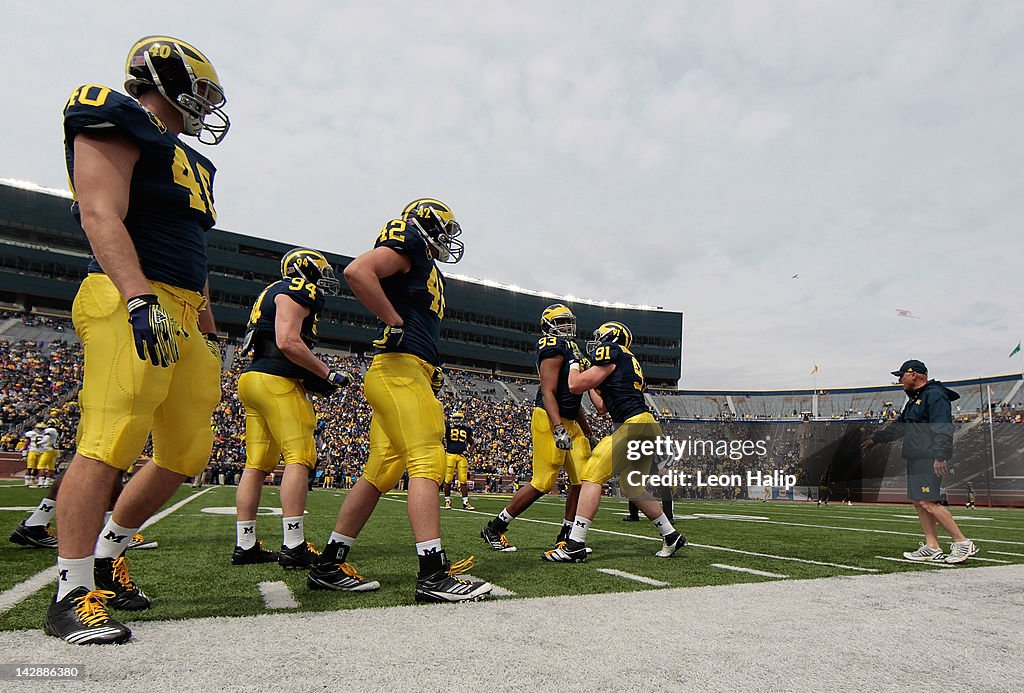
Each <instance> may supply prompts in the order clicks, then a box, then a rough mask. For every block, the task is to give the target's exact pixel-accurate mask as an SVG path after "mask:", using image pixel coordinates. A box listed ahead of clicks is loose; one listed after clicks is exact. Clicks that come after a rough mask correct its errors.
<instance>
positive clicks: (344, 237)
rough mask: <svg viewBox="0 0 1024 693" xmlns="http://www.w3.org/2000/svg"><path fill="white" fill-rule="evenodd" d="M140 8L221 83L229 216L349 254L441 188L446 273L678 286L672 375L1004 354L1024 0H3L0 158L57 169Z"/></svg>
mask: <svg viewBox="0 0 1024 693" xmlns="http://www.w3.org/2000/svg"><path fill="white" fill-rule="evenodd" d="M242 7H246V8H250V9H247V10H246V11H244V12H243V11H241V9H240V8H242ZM97 8H99V9H97ZM168 8H170V9H173V10H174V13H173V14H171V13H169V12H167V9H168ZM161 15H163V16H161ZM152 33H168V34H171V35H178V36H180V37H181V38H183V39H185V40H188V41H190V42H192V43H194V44H196V45H197V46H198V47H199V48H200V49H202V50H203V51H204V52H206V54H207V55H208V56H209V57H210V58H211V60H212V61H213V62H214V65H215V66H216V67H217V70H218V72H219V74H220V77H221V80H222V82H223V85H224V87H225V89H226V91H227V94H228V108H227V110H228V113H229V115H230V116H231V119H232V127H231V132H230V134H229V135H228V137H227V139H226V140H225V141H224V143H222V144H221V145H219V146H218V147H216V148H206V150H205V153H206V154H207V155H209V156H210V157H211V158H212V159H213V160H214V161H215V163H216V164H217V165H218V168H219V173H218V175H217V181H216V197H217V211H218V215H219V216H218V225H219V226H220V227H222V228H225V229H228V230H231V231H238V232H242V233H247V234H252V235H256V236H262V237H266V238H273V239H278V240H286V241H294V242H297V243H304V244H311V245H314V246H319V247H322V248H325V249H328V250H331V251H335V252H339V253H344V254H358V253H359V252H361V251H363V250H365V249H366V248H368V247H370V245H371V244H372V241H373V238H374V236H375V234H376V232H377V230H378V229H379V227H380V226H381V225H382V224H383V222H385V221H386V220H387V219H389V218H391V217H392V216H394V215H395V214H397V213H398V212H399V211H400V210H401V208H402V207H403V206H404V204H405V203H406V202H408V200H410V199H412V198H415V197H420V196H424V195H429V196H436V197H440V198H441V199H443V200H445V201H447V202H449V203H450V204H451V205H452V207H453V208H454V210H455V212H456V215H457V217H458V219H459V221H460V222H461V224H462V226H463V229H464V231H465V233H464V239H465V241H466V245H467V252H466V256H465V259H464V260H463V261H462V263H460V264H459V265H458V266H457V267H456V268H455V269H457V270H458V272H459V273H462V274H466V275H470V276H474V277H481V278H488V279H493V280H496V281H500V282H504V283H507V284H516V285H520V286H524V287H529V288H533V289H538V290H547V291H553V292H557V293H561V294H572V295H575V296H584V297H588V298H593V299H604V300H611V301H623V302H631V303H645V304H653V305H660V306H665V307H666V308H671V309H673V310H680V311H682V312H683V313H684V321H685V327H684V335H685V345H684V353H683V357H684V365H683V380H682V386H683V387H685V388H737V389H747V388H750V389H754V388H776V387H809V386H810V385H811V383H812V378H811V369H812V368H813V365H814V364H815V363H817V364H819V365H820V368H821V370H820V373H819V374H818V384H819V386H822V387H839V386H855V385H870V384H880V383H886V382H889V381H890V378H889V377H888V375H887V372H888V371H889V370H892V369H893V368H895V367H896V366H898V365H899V363H900V362H902V361H903V360H904V359H905V358H908V357H911V356H913V357H916V358H921V359H922V360H924V361H925V362H926V363H928V364H929V365H930V368H931V370H932V375H933V376H934V377H938V378H942V379H954V378H961V377H973V376H977V375H991V374H998V373H1007V372H1014V371H1019V370H1020V368H1021V361H1020V360H1019V357H1015V358H1014V359H1008V358H1007V355H1008V354H1009V353H1010V351H1011V350H1012V349H1013V347H1014V346H1015V345H1016V344H1017V342H1018V340H1019V339H1020V338H1021V336H1022V335H1024V320H1022V317H1021V310H1020V308H1021V296H1022V295H1024V278H1022V274H1024V273H1022V271H1021V270H1022V260H1024V240H1022V238H1021V233H1020V225H1021V221H1022V216H1024V215H1022V212H1024V194H1022V182H1024V180H1022V179H1024V134H1022V114H1024V81H1022V78H1021V75H1024V48H1022V42H1021V41H1020V40H1019V38H1020V36H1022V35H1024V4H1021V3H1018V2H1010V1H998V0H991V1H989V2H943V1H940V2H929V3H922V2H873V3H866V2H863V1H857V2H784V3H772V2H767V1H765V0H751V1H750V2H736V3H725V2H710V1H709V2H672V3H669V2H661V3H636V2H626V1H625V0H622V1H619V2H593V1H586V2H583V1H574V2H559V3H552V2H522V1H520V2H515V3H512V2H508V3H497V2H483V1H480V2H437V3H412V2H390V1H377V2H373V3H368V2H327V1H326V0H324V1H314V0H290V1H289V2H285V3H264V2H258V1H254V2H250V3H244V4H243V3H226V2H224V3H213V2H204V3H193V2H189V1H186V0H179V1H178V2H175V3H170V4H168V3H147V2H142V1H140V0H136V1H134V2H130V3H121V2H104V3H99V4H97V3H95V2H52V3H41V2H37V1H35V0H32V1H21V0H16V1H11V2H7V3H5V4H4V20H3V26H2V27H0V39H2V40H0V57H2V61H3V62H2V64H3V65H4V68H5V69H4V80H3V81H4V91H5V108H3V109H2V110H0V152H2V156H0V177H7V178H17V179H24V180H29V181H33V182H35V183H39V184H41V185H46V186H52V187H58V188H62V187H65V186H66V175H65V172H64V165H63V152H62V144H61V128H60V111H61V108H62V106H63V103H64V101H65V100H66V98H67V95H68V94H69V93H70V91H71V90H72V89H73V88H74V87H75V86H77V85H79V84H82V83H89V82H93V83H101V84H106V85H110V86H115V87H117V86H119V85H120V83H121V82H122V81H123V73H122V69H123V63H124V56H125V53H126V51H127V49H128V48H129V47H130V46H131V44H132V43H133V42H134V40H135V39H137V38H139V37H140V36H143V35H146V34H152ZM797 274H798V275H799V277H798V278H795V279H794V278H792V277H793V275H797ZM897 309H904V310H909V311H911V312H912V313H913V314H914V315H916V316H919V318H920V319H912V318H900V317H897V314H896V310H897ZM584 327H587V328H592V326H584Z"/></svg>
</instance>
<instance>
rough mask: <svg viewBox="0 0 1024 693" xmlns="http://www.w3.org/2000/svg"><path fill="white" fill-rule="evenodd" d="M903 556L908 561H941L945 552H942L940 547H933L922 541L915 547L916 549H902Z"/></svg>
mask: <svg viewBox="0 0 1024 693" xmlns="http://www.w3.org/2000/svg"><path fill="white" fill-rule="evenodd" d="M903 557H904V558H906V559H907V560H908V561H921V562H922V563H927V562H928V561H941V560H943V559H944V558H946V556H945V554H943V553H942V549H933V548H932V547H930V546H928V545H927V544H924V543H922V544H921V545H920V546H918V547H917V551H904V552H903Z"/></svg>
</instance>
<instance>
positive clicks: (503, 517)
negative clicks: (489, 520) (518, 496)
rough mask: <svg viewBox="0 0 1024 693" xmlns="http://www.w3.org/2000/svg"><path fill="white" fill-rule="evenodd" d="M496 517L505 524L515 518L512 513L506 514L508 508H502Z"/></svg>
mask: <svg viewBox="0 0 1024 693" xmlns="http://www.w3.org/2000/svg"><path fill="white" fill-rule="evenodd" d="M498 519H499V520H501V521H502V522H504V523H505V524H506V525H507V524H508V523H509V522H511V521H512V520H514V519H516V518H515V516H514V515H509V514H508V508H502V509H501V512H500V513H498Z"/></svg>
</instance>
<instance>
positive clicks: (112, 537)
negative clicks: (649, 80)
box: [103, 530, 128, 544]
mask: <svg viewBox="0 0 1024 693" xmlns="http://www.w3.org/2000/svg"><path fill="white" fill-rule="evenodd" d="M103 538H104V539H105V540H106V541H112V542H114V543H115V544H120V543H121V542H122V541H124V540H125V539H127V538H128V535H127V534H117V533H115V532H114V531H113V530H111V531H109V532H107V533H106V534H104V535H103Z"/></svg>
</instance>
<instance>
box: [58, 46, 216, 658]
mask: <svg viewBox="0 0 1024 693" xmlns="http://www.w3.org/2000/svg"><path fill="white" fill-rule="evenodd" d="M125 72H126V79H125V83H124V86H125V90H126V91H127V92H128V95H127V96H126V95H124V94H121V93H119V92H117V91H114V90H113V89H111V88H109V87H106V86H101V85H98V84H86V85H83V86H81V87H78V88H77V89H75V90H74V91H73V92H72V93H71V96H70V98H69V99H68V101H67V104H66V105H65V108H64V134H65V139H64V142H65V152H66V155H67V171H68V179H69V182H70V183H71V189H72V195H73V198H74V203H73V205H72V212H73V213H74V214H75V216H76V218H77V219H78V220H79V223H80V224H81V226H82V229H83V230H84V231H85V234H86V236H87V238H88V240H89V244H90V247H91V249H92V253H93V258H92V261H91V262H90V264H89V268H88V275H87V277H86V278H85V279H84V280H83V282H82V285H81V287H80V288H79V290H78V294H77V295H76V297H75V301H74V305H73V307H72V317H73V320H74V323H75V329H76V331H77V333H78V337H79V339H80V340H81V342H82V345H83V347H84V350H85V364H86V365H85V372H84V376H83V383H82V389H81V392H80V394H79V403H80V406H81V421H80V422H79V426H78V432H77V438H78V449H77V452H76V454H75V456H74V459H73V460H72V462H71V464H70V466H69V467H68V470H67V471H66V472H65V475H64V479H63V483H62V484H61V488H60V494H59V496H58V504H57V528H58V538H59V549H58V558H57V574H58V581H57V595H56V598H55V599H54V601H53V602H52V603H51V605H50V606H49V608H48V610H47V613H46V619H45V623H44V630H45V631H46V633H48V634H49V635H54V636H56V637H59V638H62V639H64V640H66V641H67V642H70V643H73V644H87V643H120V642H125V641H127V640H128V639H129V638H130V637H131V631H130V630H129V629H128V628H127V627H126V626H124V625H123V624H121V623H120V622H118V621H117V620H115V619H114V618H112V617H111V616H110V614H109V613H108V611H107V606H108V605H109V606H113V607H115V608H123V609H130V610H132V609H145V608H148V607H149V600H148V598H146V596H145V595H144V594H143V593H142V591H141V590H140V589H138V587H137V586H135V585H134V583H132V582H131V580H130V579H128V577H127V572H126V571H125V570H124V563H123V561H122V560H120V559H123V556H121V554H122V553H123V551H124V549H125V547H126V545H127V544H128V540H130V538H131V537H132V536H133V535H134V534H135V532H136V530H137V529H138V528H139V527H140V526H141V525H142V523H143V522H144V521H145V520H146V519H147V518H149V517H150V516H151V515H152V514H153V512H155V511H156V510H157V509H158V508H159V507H160V506H162V505H163V504H164V502H165V501H166V500H167V499H168V498H170V496H171V495H172V494H173V493H174V492H175V491H176V490H177V489H178V488H179V487H180V486H181V483H182V481H183V480H184V479H186V478H188V477H191V476H194V475H195V474H196V472H198V471H199V470H200V469H202V467H203V466H205V465H206V463H207V460H208V459H209V457H210V449H211V447H212V444H213V432H212V430H211V428H210V418H211V415H212V413H213V409H214V407H215V406H216V404H217V402H218V400H219V399H220V369H221V359H220V348H219V344H218V340H217V327H216V323H215V322H214V318H213V313H212V312H211V311H210V308H209V287H208V283H207V258H206V231H207V230H209V229H210V228H211V227H212V226H213V225H214V221H215V219H216V213H215V211H214V206H213V204H214V198H213V182H214V174H215V172H216V168H215V167H214V165H213V164H212V163H211V162H210V160H209V159H207V158H206V157H205V156H203V155H202V154H200V153H199V152H197V151H196V150H195V149H193V148H192V147H190V146H189V145H188V144H186V143H185V142H184V141H183V140H182V139H180V138H179V135H182V134H184V135H188V136H190V137H195V138H197V139H198V140H199V141H200V142H203V143H205V144H217V143H219V142H220V141H221V140H222V139H223V138H224V136H225V134H226V133H227V131H228V118H227V116H226V115H225V113H224V111H223V110H222V107H223V105H224V103H225V99H224V90H223V88H222V87H221V85H220V79H219V78H218V77H217V72H216V71H215V70H214V67H213V65H212V64H211V63H210V61H209V59H207V57H206V56H205V55H204V54H203V53H202V52H201V51H200V50H199V49H197V48H196V47H195V46H192V45H190V44H188V43H186V42H184V41H181V40H179V39H175V38H171V37H168V36H147V37H145V38H143V39H140V40H139V41H137V42H136V43H135V44H134V45H133V46H132V47H131V49H130V50H129V51H128V59H127V62H126V65H125ZM150 435H152V440H153V460H152V461H151V462H150V463H148V464H147V465H146V466H145V467H143V468H142V469H141V470H140V471H139V472H138V473H136V474H135V475H134V476H133V477H132V480H131V481H130V482H129V483H128V485H127V486H126V487H125V489H124V491H123V492H122V493H121V495H120V497H119V499H118V501H117V504H116V506H115V508H114V512H113V516H112V517H111V519H110V520H109V521H108V522H107V523H106V526H104V527H102V531H101V524H102V522H103V512H104V510H106V506H107V503H108V501H109V499H110V497H111V490H112V489H113V487H114V485H115V484H116V483H117V480H118V478H119V477H120V475H121V474H122V472H123V471H126V470H128V469H131V468H132V467H133V466H134V464H135V462H136V460H137V459H138V457H139V454H140V453H141V452H142V449H143V446H144V445H145V444H146V439H147V438H149V437H150ZM97 535H98V536H99V540H98V541H97V539H96V537H97Z"/></svg>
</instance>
